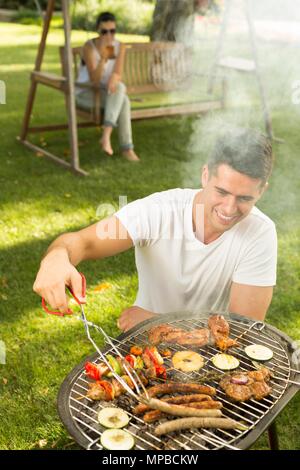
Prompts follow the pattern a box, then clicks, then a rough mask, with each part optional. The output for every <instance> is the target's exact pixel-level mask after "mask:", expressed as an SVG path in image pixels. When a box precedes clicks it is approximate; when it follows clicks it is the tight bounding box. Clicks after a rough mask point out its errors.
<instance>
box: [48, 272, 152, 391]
mask: <svg viewBox="0 0 300 470" xmlns="http://www.w3.org/2000/svg"><path fill="white" fill-rule="evenodd" d="M80 275H81V278H82V297H83V298H85V293H86V280H85V277H84V275H83V274H82V273H80ZM66 287H67V289H68V290H69V292H70V294H71V295H72V297H73V298H74V299H75V301H76V303H77V304H78V305H79V307H80V311H81V315H80V317H79V318H80V319H81V320H82V322H83V324H84V328H85V332H86V335H87V337H88V339H89V341H90V342H91V343H92V345H93V346H94V348H95V349H96V351H97V353H98V354H99V356H100V359H101V361H103V362H104V363H105V364H106V365H107V367H108V368H109V369H110V371H111V373H112V375H113V376H114V377H115V379H116V380H117V381H118V382H119V383H120V384H121V385H122V387H123V388H124V389H126V391H127V392H128V393H129V394H130V395H132V396H134V398H136V399H137V400H139V397H140V395H141V390H140V387H141V389H142V390H143V392H144V394H145V396H146V397H148V392H147V390H146V389H145V387H144V385H143V383H142V381H141V379H140V377H139V376H138V374H137V373H136V371H135V370H134V369H133V368H132V367H130V365H129V364H127V363H126V361H125V359H124V357H123V356H122V354H121V353H120V351H119V350H118V348H117V347H116V346H115V344H114V343H113V341H112V340H111V338H110V337H109V336H108V335H107V334H106V333H105V331H104V330H103V329H102V328H101V326H99V325H96V324H95V323H92V322H90V321H88V320H87V318H86V316H85V313H84V309H83V303H82V302H80V300H79V299H78V298H77V297H76V295H75V294H74V292H73V290H72V288H71V287H69V286H66ZM42 307H43V309H44V311H45V312H46V313H49V314H51V315H57V316H60V317H63V316H65V315H72V314H73V313H74V312H73V311H72V310H71V309H68V312H67V313H66V314H64V313H62V312H60V311H59V310H51V309H50V308H49V307H48V306H47V303H46V301H45V299H44V298H42ZM90 327H92V328H95V329H96V330H97V331H99V332H100V333H101V334H102V335H103V336H104V338H105V341H106V342H107V343H108V344H109V345H110V346H111V348H112V349H113V351H114V352H115V353H116V354H117V356H118V357H119V358H120V359H121V360H122V365H123V369H124V370H125V371H126V373H127V374H128V376H129V377H130V379H131V381H132V383H133V385H134V387H135V389H136V393H135V392H134V391H133V390H132V389H131V388H130V387H129V385H128V383H127V382H126V381H125V380H124V379H123V378H122V377H120V376H119V375H118V374H116V373H115V371H114V369H113V368H112V366H111V364H110V363H109V362H108V360H107V359H106V357H105V355H104V354H103V352H102V351H101V349H100V348H99V347H98V346H97V344H96V343H95V341H94V340H93V338H92V336H91V333H90Z"/></svg>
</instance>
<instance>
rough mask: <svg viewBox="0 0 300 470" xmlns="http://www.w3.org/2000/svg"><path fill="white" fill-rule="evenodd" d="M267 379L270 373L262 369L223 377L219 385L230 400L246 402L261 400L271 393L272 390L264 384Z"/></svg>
mask: <svg viewBox="0 0 300 470" xmlns="http://www.w3.org/2000/svg"><path fill="white" fill-rule="evenodd" d="M244 379H246V380H244ZM269 379H270V371H269V369H267V368H266V367H263V368H261V369H260V370H258V371H251V372H242V373H241V372H235V373H233V374H230V375H225V377H223V378H222V380H221V381H220V384H219V385H220V387H221V388H222V389H223V390H224V391H225V393H226V395H227V396H228V397H229V398H231V399H232V400H235V401H247V400H249V399H250V398H255V399H256V400H262V399H263V398H264V397H266V396H268V395H269V394H270V393H271V390H272V389H271V387H270V386H269V385H268V384H267V382H266V381H268V380H269Z"/></svg>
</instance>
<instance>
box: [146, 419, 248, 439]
mask: <svg viewBox="0 0 300 470" xmlns="http://www.w3.org/2000/svg"><path fill="white" fill-rule="evenodd" d="M192 428H219V429H240V430H243V431H245V430H246V429H247V427H246V426H244V425H243V424H241V423H238V422H237V421H234V420H233V419H230V418H182V419H175V420H173V421H166V422H165V423H162V424H159V425H158V426H157V428H156V429H155V431H154V433H155V434H156V436H162V435H164V434H168V433H169V432H173V431H179V430H181V429H192Z"/></svg>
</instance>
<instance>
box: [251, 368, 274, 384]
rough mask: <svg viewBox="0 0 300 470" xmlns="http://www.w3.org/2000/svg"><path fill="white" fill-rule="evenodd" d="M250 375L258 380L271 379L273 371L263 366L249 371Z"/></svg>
mask: <svg viewBox="0 0 300 470" xmlns="http://www.w3.org/2000/svg"><path fill="white" fill-rule="evenodd" d="M248 376H249V377H251V378H252V379H254V380H255V381H257V382H261V381H263V380H269V379H270V377H271V372H270V370H269V369H268V368H267V367H262V368H261V369H259V370H252V371H251V372H248Z"/></svg>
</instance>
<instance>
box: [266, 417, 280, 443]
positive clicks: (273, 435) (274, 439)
mask: <svg viewBox="0 0 300 470" xmlns="http://www.w3.org/2000/svg"><path fill="white" fill-rule="evenodd" d="M268 435H269V445H270V450H279V441H278V434H277V429H276V423H275V421H273V423H272V424H271V426H270V427H269V428H268Z"/></svg>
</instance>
